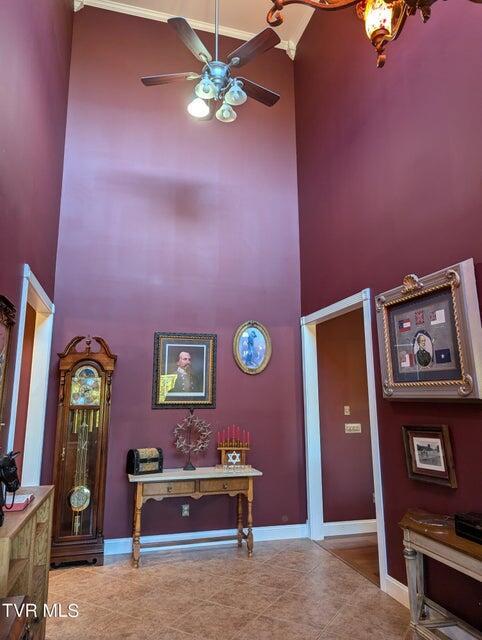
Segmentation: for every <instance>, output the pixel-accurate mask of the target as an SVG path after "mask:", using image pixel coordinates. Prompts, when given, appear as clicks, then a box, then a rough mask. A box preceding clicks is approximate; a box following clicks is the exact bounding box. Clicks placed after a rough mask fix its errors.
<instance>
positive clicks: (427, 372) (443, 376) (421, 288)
mask: <svg viewBox="0 0 482 640" xmlns="http://www.w3.org/2000/svg"><path fill="white" fill-rule="evenodd" d="M375 300H376V309H377V326H378V339H379V345H380V363H381V370H382V381H383V395H384V397H385V398H389V399H410V400H423V399H427V400H433V399H450V400H455V399H457V400H460V399H474V400H479V399H480V398H481V388H480V386H481V382H482V372H481V362H482V360H481V359H482V351H481V349H482V329H481V324H480V312H479V303H478V298H477V289H476V283H475V272H474V263H473V260H472V259H470V260H465V261H464V262H460V263H458V264H455V265H452V266H451V267H448V268H446V269H442V270H441V271H437V272H436V273H432V274H430V275H428V276H425V277H423V278H419V277H418V276H416V275H415V274H410V275H407V276H405V278H404V279H403V282H402V285H401V286H399V287H396V288H395V289H391V290H390V291H385V292H384V293H381V294H379V295H378V296H376V299H375Z"/></svg>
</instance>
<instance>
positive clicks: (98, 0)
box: [74, 0, 311, 60]
mask: <svg viewBox="0 0 482 640" xmlns="http://www.w3.org/2000/svg"><path fill="white" fill-rule="evenodd" d="M84 6H89V7H96V8H97V9H106V10H107V11H116V12H117V13H125V14H127V15H130V16H136V17H137V18H147V19H148V20H156V21H157V22H167V21H168V20H169V18H173V17H174V15H173V14H170V13H164V12H163V11H154V10H153V9H145V8H144V7H137V6H135V5H132V4H125V3H123V2H114V1H113V0H74V10H75V11H79V10H80V9H82V8H83V7H84ZM310 17H311V15H310V16H309V17H308V20H309V18H310ZM308 20H307V21H306V24H308ZM303 23H304V21H303ZM189 24H190V25H191V27H192V28H193V29H197V30H198V31H207V32H208V33H214V24H213V23H211V22H202V21H201V20H191V19H189ZM306 24H304V26H303V27H302V28H301V30H298V32H299V37H301V34H302V33H303V31H304V28H305V27H306ZM219 33H220V34H221V35H222V36H227V37H229V38H236V39H237V40H250V39H251V38H252V37H253V36H255V35H256V34H255V33H249V32H248V31H242V30H241V29H233V28H231V27H223V26H222V25H220V27H219ZM298 40H299V38H298V39H297V40H296V41H293V40H282V41H281V42H280V43H279V44H278V45H277V48H278V49H283V50H284V51H286V53H287V54H288V56H289V57H290V58H291V59H292V60H294V57H295V53H296V44H297V42H298Z"/></svg>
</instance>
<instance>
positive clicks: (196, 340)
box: [152, 332, 216, 409]
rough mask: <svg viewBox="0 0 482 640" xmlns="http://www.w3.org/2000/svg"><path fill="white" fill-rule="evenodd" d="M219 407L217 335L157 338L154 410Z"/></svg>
mask: <svg viewBox="0 0 482 640" xmlns="http://www.w3.org/2000/svg"><path fill="white" fill-rule="evenodd" d="M215 406H216V336H215V335H213V334H207V333H161V332H156V334H155V335H154V375H153V384H152V408H153V409H173V408H181V407H184V408H190V407H204V408H212V407H215Z"/></svg>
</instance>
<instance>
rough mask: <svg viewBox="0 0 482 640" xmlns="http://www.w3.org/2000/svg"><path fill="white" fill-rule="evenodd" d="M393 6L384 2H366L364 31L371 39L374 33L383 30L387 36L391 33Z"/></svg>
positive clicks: (383, 0) (369, 0) (371, 0)
mask: <svg viewBox="0 0 482 640" xmlns="http://www.w3.org/2000/svg"><path fill="white" fill-rule="evenodd" d="M392 15H393V5H392V4H391V3H388V2H385V0H368V2H367V3H366V7H365V16H364V17H365V31H366V34H367V36H368V37H369V38H370V40H371V38H372V36H373V34H374V33H375V32H376V31H380V30H383V31H385V32H386V34H387V35H391V31H392Z"/></svg>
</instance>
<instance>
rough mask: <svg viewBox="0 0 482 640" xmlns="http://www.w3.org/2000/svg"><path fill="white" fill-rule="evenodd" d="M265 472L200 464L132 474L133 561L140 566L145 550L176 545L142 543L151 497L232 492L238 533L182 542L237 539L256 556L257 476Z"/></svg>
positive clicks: (180, 496)
mask: <svg viewBox="0 0 482 640" xmlns="http://www.w3.org/2000/svg"><path fill="white" fill-rule="evenodd" d="M262 475H263V474H262V472H261V471H258V470H257V469H253V468H250V467H248V468H246V469H240V470H237V471H225V470H224V469H223V468H222V467H221V468H219V467H199V468H197V469H195V470H194V471H184V470H183V469H165V470H164V471H163V473H153V474H145V475H137V476H135V475H131V474H128V477H129V482H132V483H134V484H135V485H136V486H135V491H134V523H133V532H132V560H133V563H134V566H135V567H136V568H137V567H139V561H140V557H141V549H146V548H149V547H150V548H154V547H163V546H172V542H167V543H159V542H150V543H145V542H144V543H143V542H141V529H142V507H143V506H144V504H145V503H146V502H147V501H148V500H156V501H161V500H164V499H165V498H182V497H185V498H194V499H195V500H198V499H199V498H202V497H204V496H213V495H228V496H231V497H234V496H237V510H236V513H237V523H236V524H237V533H236V535H234V536H232V535H231V536H216V537H210V538H202V539H199V538H198V539H196V540H183V541H182V542H178V544H192V543H193V542H196V543H199V542H208V541H209V542H215V541H218V542H219V541H224V540H237V541H238V547H241V546H242V544H243V541H245V542H246V547H247V550H248V556H249V557H251V556H252V555H253V545H254V539H253V500H254V478H257V477H260V476H262ZM243 496H244V498H245V499H246V503H247V521H246V525H247V531H246V532H245V530H244V509H243Z"/></svg>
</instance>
